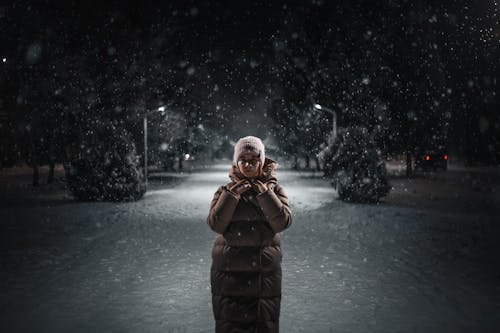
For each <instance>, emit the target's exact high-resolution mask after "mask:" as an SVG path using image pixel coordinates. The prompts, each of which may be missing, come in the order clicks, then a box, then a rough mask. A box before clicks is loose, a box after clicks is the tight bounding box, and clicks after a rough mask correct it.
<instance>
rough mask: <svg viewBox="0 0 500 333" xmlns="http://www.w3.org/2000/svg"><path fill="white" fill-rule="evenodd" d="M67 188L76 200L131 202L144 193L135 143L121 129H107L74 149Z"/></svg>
mask: <svg viewBox="0 0 500 333" xmlns="http://www.w3.org/2000/svg"><path fill="white" fill-rule="evenodd" d="M68 171H69V172H68V173H67V181H68V187H69V189H70V190H71V192H72V193H73V195H74V196H75V197H76V198H77V199H79V200H91V201H134V200H138V199H140V198H141V197H142V196H143V195H144V193H145V190H146V188H145V185H144V181H143V180H144V177H143V173H142V170H141V169H140V168H139V160H138V156H137V154H136V150H135V144H134V142H133V141H132V139H131V137H130V135H129V134H128V133H127V132H126V131H125V130H124V129H119V128H115V127H112V128H111V127H110V128H109V129H108V131H103V132H101V133H97V134H94V135H92V136H90V137H88V140H85V142H82V143H81V144H80V145H79V146H77V147H76V149H75V151H74V152H73V154H72V156H71V161H70V163H69V170H68Z"/></svg>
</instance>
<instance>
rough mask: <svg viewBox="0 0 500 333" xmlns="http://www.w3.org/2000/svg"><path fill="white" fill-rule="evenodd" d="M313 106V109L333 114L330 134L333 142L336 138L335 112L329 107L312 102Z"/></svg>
mask: <svg viewBox="0 0 500 333" xmlns="http://www.w3.org/2000/svg"><path fill="white" fill-rule="evenodd" d="M313 107H314V109H315V110H322V111H326V112H328V113H331V114H332V116H333V129H332V136H333V141H334V142H335V140H337V113H336V112H335V111H333V110H332V109H330V108H327V107H325V106H321V105H320V104H314V105H313Z"/></svg>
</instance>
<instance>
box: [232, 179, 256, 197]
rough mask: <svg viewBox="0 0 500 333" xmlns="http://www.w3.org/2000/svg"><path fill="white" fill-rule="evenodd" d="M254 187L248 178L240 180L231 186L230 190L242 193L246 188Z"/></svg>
mask: <svg viewBox="0 0 500 333" xmlns="http://www.w3.org/2000/svg"><path fill="white" fill-rule="evenodd" d="M250 188H252V185H250V183H249V182H248V180H246V179H242V180H240V181H238V182H237V183H236V184H234V185H233V186H231V187H230V188H229V191H231V192H233V193H234V194H237V195H240V194H241V193H243V192H245V191H246V190H248V189H250Z"/></svg>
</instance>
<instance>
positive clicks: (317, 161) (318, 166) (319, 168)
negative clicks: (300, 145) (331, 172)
mask: <svg viewBox="0 0 500 333" xmlns="http://www.w3.org/2000/svg"><path fill="white" fill-rule="evenodd" d="M314 160H315V161H316V171H321V166H320V165H319V158H318V156H314Z"/></svg>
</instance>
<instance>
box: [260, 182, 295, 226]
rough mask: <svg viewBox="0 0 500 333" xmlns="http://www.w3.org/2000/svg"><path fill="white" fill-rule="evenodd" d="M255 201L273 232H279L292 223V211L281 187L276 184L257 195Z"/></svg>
mask: <svg viewBox="0 0 500 333" xmlns="http://www.w3.org/2000/svg"><path fill="white" fill-rule="evenodd" d="M256 198H257V201H258V202H259V204H260V207H261V208H262V211H263V212H264V215H265V216H266V218H267V221H268V222H269V225H270V226H271V228H272V229H273V231H274V232H275V233H278V232H281V231H283V230H285V229H286V228H288V227H289V226H290V225H291V224H292V211H291V210H290V206H289V205H288V197H287V196H286V194H285V191H284V190H283V188H282V187H281V186H280V185H279V184H276V186H275V188H274V189H272V188H270V189H269V190H268V191H266V192H262V193H260V194H258V195H257V197H256Z"/></svg>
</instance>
